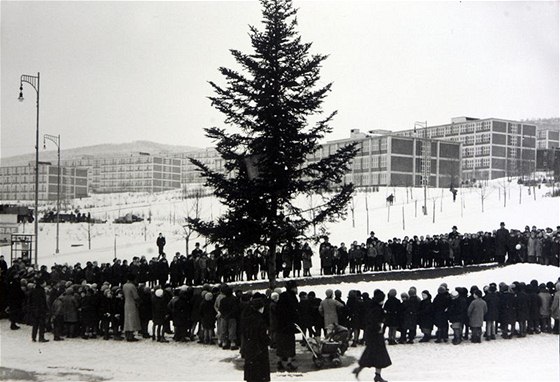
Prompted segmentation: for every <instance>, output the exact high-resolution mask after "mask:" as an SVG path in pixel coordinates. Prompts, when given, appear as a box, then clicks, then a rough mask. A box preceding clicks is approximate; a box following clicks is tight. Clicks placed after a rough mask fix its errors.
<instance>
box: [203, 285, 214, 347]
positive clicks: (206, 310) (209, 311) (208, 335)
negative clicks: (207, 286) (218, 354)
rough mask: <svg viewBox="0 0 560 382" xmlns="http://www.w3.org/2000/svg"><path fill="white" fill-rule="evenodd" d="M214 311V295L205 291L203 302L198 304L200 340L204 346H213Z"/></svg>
mask: <svg viewBox="0 0 560 382" xmlns="http://www.w3.org/2000/svg"><path fill="white" fill-rule="evenodd" d="M216 314H217V313H216V309H214V295H212V293H211V292H208V291H206V292H205V293H204V300H202V302H201V303H200V321H201V323H202V333H203V334H202V339H203V343H204V344H213V341H212V335H213V333H214V327H215V326H216Z"/></svg>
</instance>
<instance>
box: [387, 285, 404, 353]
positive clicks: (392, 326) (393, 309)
mask: <svg viewBox="0 0 560 382" xmlns="http://www.w3.org/2000/svg"><path fill="white" fill-rule="evenodd" d="M396 295H397V291H396V290H395V289H391V290H390V291H389V293H388V297H387V301H385V305H384V306H383V310H384V311H385V326H386V327H388V328H389V345H396V344H397V341H396V338H395V337H396V335H397V328H398V327H399V312H400V311H401V301H400V300H399V299H398V298H397V297H396Z"/></svg>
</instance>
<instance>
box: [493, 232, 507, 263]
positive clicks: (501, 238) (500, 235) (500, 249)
mask: <svg viewBox="0 0 560 382" xmlns="http://www.w3.org/2000/svg"><path fill="white" fill-rule="evenodd" d="M508 240H509V230H508V229H506V225H505V223H504V222H502V223H500V229H499V230H497V231H496V260H497V261H498V263H500V264H503V263H504V261H505V258H506V253H507V251H508Z"/></svg>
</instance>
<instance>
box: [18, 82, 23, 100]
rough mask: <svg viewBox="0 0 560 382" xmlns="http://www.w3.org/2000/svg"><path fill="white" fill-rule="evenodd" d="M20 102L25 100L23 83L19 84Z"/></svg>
mask: <svg viewBox="0 0 560 382" xmlns="http://www.w3.org/2000/svg"><path fill="white" fill-rule="evenodd" d="M18 100H19V102H23V85H20V86H19V97H18Z"/></svg>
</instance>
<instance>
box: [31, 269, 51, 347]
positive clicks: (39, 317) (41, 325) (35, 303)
mask: <svg viewBox="0 0 560 382" xmlns="http://www.w3.org/2000/svg"><path fill="white" fill-rule="evenodd" d="M45 285H47V282H46V281H45V280H44V279H40V280H38V281H37V285H36V286H35V288H33V290H31V293H30V295H29V306H30V311H31V320H32V322H33V330H32V333H31V339H32V340H33V342H37V331H39V342H49V340H47V339H45V320H46V319H47V312H48V310H49V308H48V307H47V295H46V293H45Z"/></svg>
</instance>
